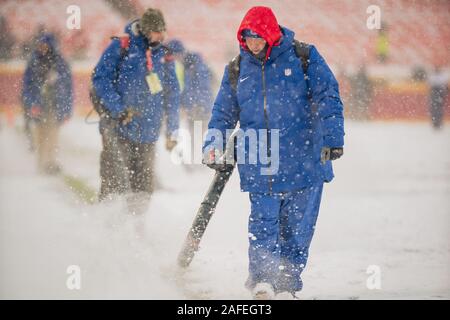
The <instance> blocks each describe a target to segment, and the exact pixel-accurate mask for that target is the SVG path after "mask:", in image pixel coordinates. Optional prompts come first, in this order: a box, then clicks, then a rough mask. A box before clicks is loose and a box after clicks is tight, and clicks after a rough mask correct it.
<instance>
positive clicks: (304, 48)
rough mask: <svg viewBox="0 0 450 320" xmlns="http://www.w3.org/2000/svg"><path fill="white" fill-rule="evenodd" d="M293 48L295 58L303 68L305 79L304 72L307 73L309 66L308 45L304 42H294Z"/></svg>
mask: <svg viewBox="0 0 450 320" xmlns="http://www.w3.org/2000/svg"><path fill="white" fill-rule="evenodd" d="M293 45H294V48H295V54H296V55H297V57H299V58H300V60H302V67H303V73H304V74H305V77H306V72H307V71H308V66H309V61H310V60H309V51H310V45H309V44H307V43H304V42H300V41H298V40H294V43H293Z"/></svg>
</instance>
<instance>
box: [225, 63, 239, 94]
mask: <svg viewBox="0 0 450 320" xmlns="http://www.w3.org/2000/svg"><path fill="white" fill-rule="evenodd" d="M240 65H241V55H240V54H238V55H237V56H236V57H234V58H233V60H231V61H230V62H229V63H228V80H229V82H230V86H231V87H232V88H233V89H234V91H236V90H237V83H238V79H239V73H240Z"/></svg>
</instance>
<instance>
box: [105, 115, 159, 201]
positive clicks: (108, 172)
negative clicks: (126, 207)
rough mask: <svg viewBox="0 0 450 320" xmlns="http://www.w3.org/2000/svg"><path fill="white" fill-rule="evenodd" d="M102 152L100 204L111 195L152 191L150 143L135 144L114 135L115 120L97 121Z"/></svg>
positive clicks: (152, 144)
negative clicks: (99, 127) (99, 126)
mask: <svg viewBox="0 0 450 320" xmlns="http://www.w3.org/2000/svg"><path fill="white" fill-rule="evenodd" d="M101 121H102V123H101V134H102V140H103V150H102V152H101V155H100V178H101V186H100V194H99V200H100V201H102V200H104V199H106V198H108V197H109V196H111V195H112V194H125V193H130V192H131V193H136V194H144V197H145V198H149V196H150V195H151V194H152V192H153V175H154V172H153V164H154V158H155V144H154V143H136V142H132V141H128V140H126V139H123V138H121V137H119V136H118V134H117V130H116V121H114V120H109V119H102V120H101Z"/></svg>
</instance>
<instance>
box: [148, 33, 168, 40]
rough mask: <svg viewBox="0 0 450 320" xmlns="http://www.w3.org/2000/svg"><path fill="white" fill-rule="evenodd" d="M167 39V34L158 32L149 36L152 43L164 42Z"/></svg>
mask: <svg viewBox="0 0 450 320" xmlns="http://www.w3.org/2000/svg"><path fill="white" fill-rule="evenodd" d="M164 37H165V32H164V31H161V32H156V31H150V32H149V33H148V34H147V39H149V41H150V42H163V41H164Z"/></svg>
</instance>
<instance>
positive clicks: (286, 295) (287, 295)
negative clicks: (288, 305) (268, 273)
mask: <svg viewBox="0 0 450 320" xmlns="http://www.w3.org/2000/svg"><path fill="white" fill-rule="evenodd" d="M275 299H276V300H299V299H300V298H299V297H298V295H297V294H296V293H292V292H289V291H282V292H280V293H277V295H276V296H275Z"/></svg>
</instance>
